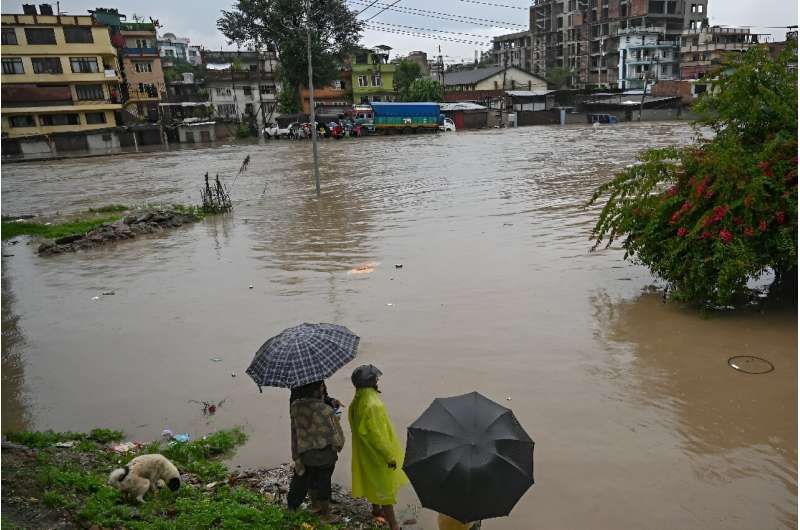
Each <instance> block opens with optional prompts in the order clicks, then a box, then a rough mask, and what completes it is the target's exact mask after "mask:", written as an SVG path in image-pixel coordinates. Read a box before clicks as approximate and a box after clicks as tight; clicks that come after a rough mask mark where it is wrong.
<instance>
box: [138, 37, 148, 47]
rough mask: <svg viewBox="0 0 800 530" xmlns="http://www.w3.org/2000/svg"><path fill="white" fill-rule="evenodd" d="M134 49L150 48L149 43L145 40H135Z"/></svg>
mask: <svg viewBox="0 0 800 530" xmlns="http://www.w3.org/2000/svg"><path fill="white" fill-rule="evenodd" d="M136 47H137V48H149V47H150V43H149V42H148V41H147V39H136Z"/></svg>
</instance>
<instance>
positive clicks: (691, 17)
mask: <svg viewBox="0 0 800 530" xmlns="http://www.w3.org/2000/svg"><path fill="white" fill-rule="evenodd" d="M707 8H708V0H534V3H533V5H532V6H531V8H530V34H531V54H532V58H531V71H532V72H533V73H534V74H538V75H545V76H546V75H547V71H548V70H549V69H553V68H565V69H567V70H569V71H570V72H572V80H571V81H572V83H571V84H572V86H575V87H580V88H583V87H608V88H618V87H620V85H621V83H622V81H621V79H626V78H627V77H620V76H621V73H620V66H622V68H623V70H625V74H624V75H625V76H627V75H628V74H629V72H630V70H629V69H628V68H627V66H626V65H625V64H622V65H621V64H620V60H621V59H620V57H621V56H622V57H623V58H624V56H625V55H627V52H626V53H625V54H620V38H623V39H624V38H626V37H632V36H633V35H632V34H631V33H630V31H632V29H631V28H641V30H642V31H644V29H645V28H658V29H657V32H658V38H657V41H658V42H664V43H666V42H679V41H680V38H681V35H682V34H683V32H684V30H687V29H696V30H699V29H700V28H702V27H705V26H707V25H708V13H707ZM640 36H641V35H640ZM651 37H652V35H651ZM650 42H652V39H650ZM627 44H629V43H626V42H624V41H623V47H622V49H624V50H627V49H628V46H627ZM642 53H643V52H642ZM648 55H649V54H648ZM634 66H636V65H634ZM641 66H644V65H641ZM648 68H649V65H648ZM669 69H670V71H673V69H674V66H673V65H671V64H670V65H669ZM634 70H635V69H634ZM642 70H643V68H642ZM670 75H674V74H670Z"/></svg>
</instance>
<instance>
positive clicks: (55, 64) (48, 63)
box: [31, 57, 64, 74]
mask: <svg viewBox="0 0 800 530" xmlns="http://www.w3.org/2000/svg"><path fill="white" fill-rule="evenodd" d="M31 64H33V73H34V74H60V73H62V72H63V71H64V70H63V69H62V68H61V59H59V58H58V57H33V58H32V59H31Z"/></svg>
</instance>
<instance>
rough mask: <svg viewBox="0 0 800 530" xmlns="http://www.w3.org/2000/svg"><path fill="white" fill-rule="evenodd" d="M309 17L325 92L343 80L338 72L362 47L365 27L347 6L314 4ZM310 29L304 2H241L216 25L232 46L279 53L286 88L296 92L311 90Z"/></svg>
mask: <svg viewBox="0 0 800 530" xmlns="http://www.w3.org/2000/svg"><path fill="white" fill-rule="evenodd" d="M310 15H311V16H310V17H309V21H308V26H310V28H311V61H312V65H313V70H314V86H325V85H328V84H330V83H331V81H333V80H334V79H336V78H337V77H338V66H339V65H340V64H343V63H344V60H345V59H346V58H347V56H348V55H349V54H350V52H351V51H352V50H353V49H355V48H356V47H357V46H358V41H359V39H360V37H361V30H362V29H363V26H364V24H363V22H362V21H360V20H358V19H357V18H356V16H355V12H354V11H351V10H350V9H348V7H347V5H346V4H345V1H344V0H328V1H326V2H325V3H324V4H322V3H319V2H312V3H311V14H310ZM306 27H307V24H306V13H305V7H304V2H298V1H297V0H270V1H264V0H238V1H237V2H236V3H235V4H234V6H233V10H231V11H222V16H221V17H220V18H219V19H218V20H217V28H218V29H219V30H220V31H221V32H222V34H223V35H225V37H227V38H228V40H229V41H231V42H233V43H236V44H237V45H239V46H251V47H253V48H255V49H270V50H275V51H276V52H277V55H278V59H279V60H280V62H281V80H282V81H283V86H284V87H286V86H291V87H294V88H295V89H297V87H300V86H307V85H308V55H307V47H306V38H307V32H306ZM297 96H298V95H297V94H296V95H295V97H297Z"/></svg>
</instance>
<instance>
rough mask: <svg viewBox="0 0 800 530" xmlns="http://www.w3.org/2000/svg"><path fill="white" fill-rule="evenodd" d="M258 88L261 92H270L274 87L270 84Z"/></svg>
mask: <svg viewBox="0 0 800 530" xmlns="http://www.w3.org/2000/svg"><path fill="white" fill-rule="evenodd" d="M258 90H259V91H260V92H261V93H262V94H272V93H273V92H274V91H275V87H274V86H272V85H261V86H260V87H258Z"/></svg>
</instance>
